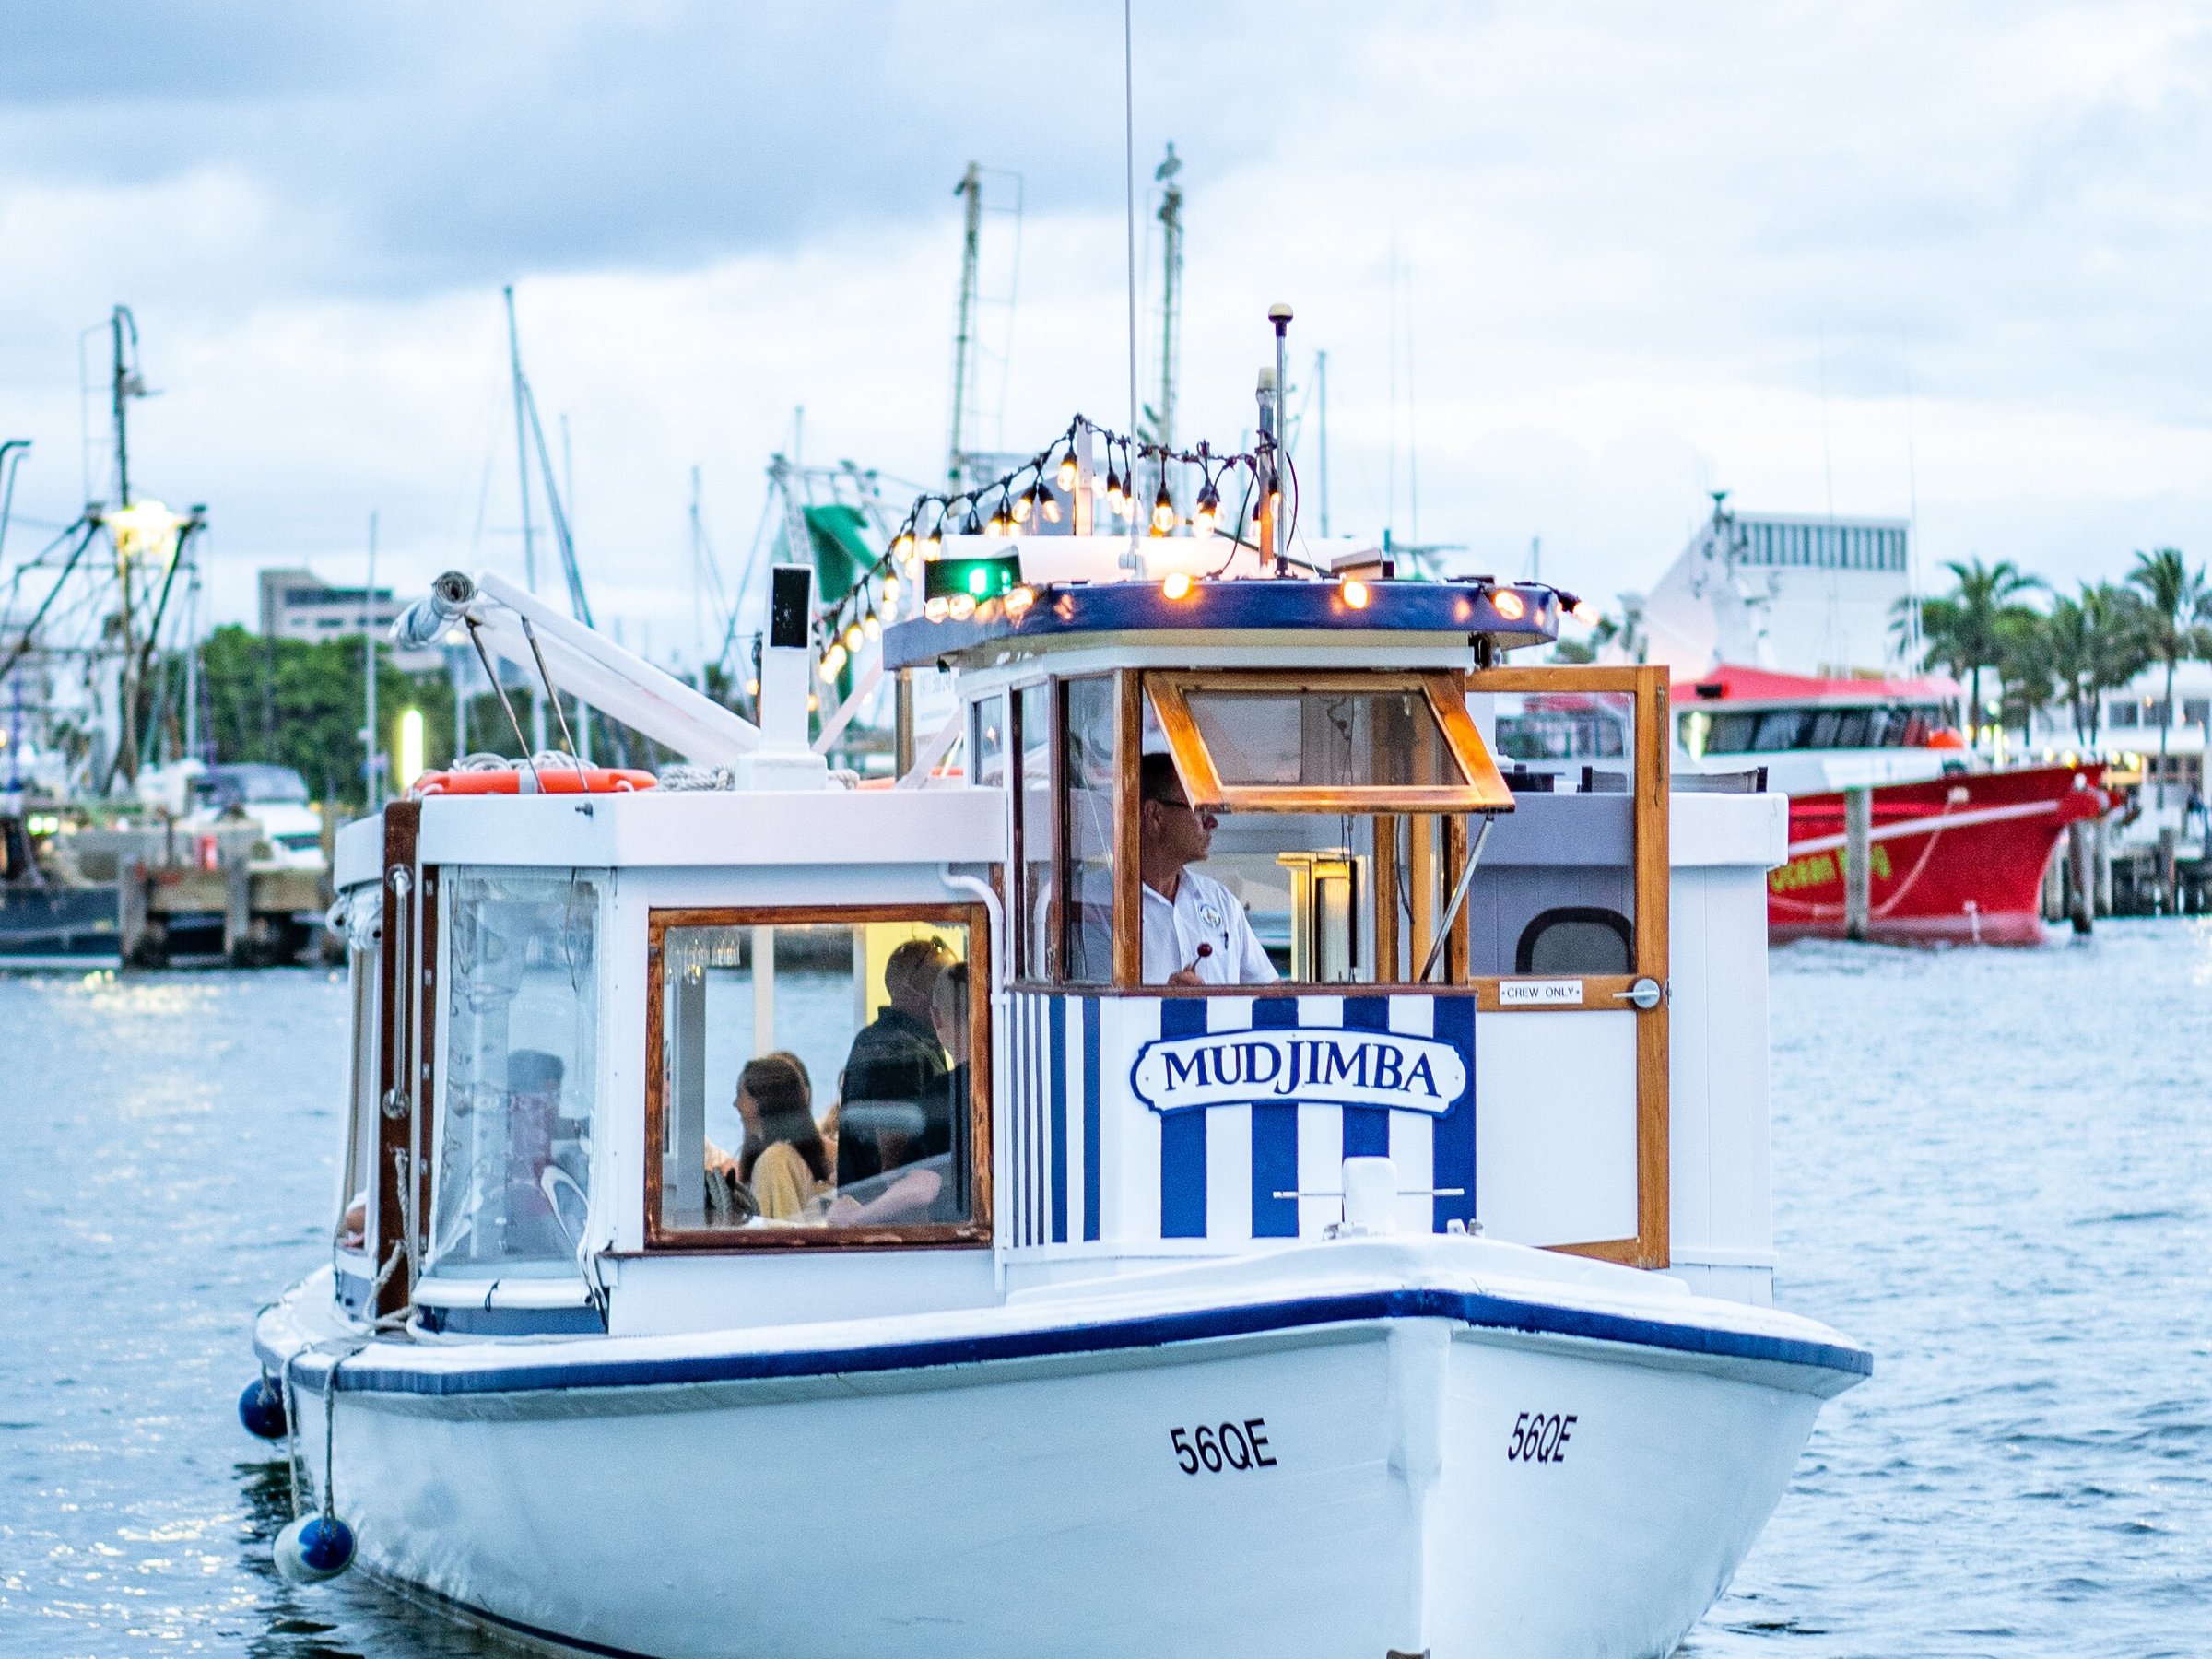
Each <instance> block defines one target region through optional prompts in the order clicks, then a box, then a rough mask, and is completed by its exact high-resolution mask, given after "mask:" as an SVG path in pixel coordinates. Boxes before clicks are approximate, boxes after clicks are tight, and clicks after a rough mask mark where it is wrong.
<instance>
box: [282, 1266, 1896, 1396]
mask: <svg viewBox="0 0 2212 1659" xmlns="http://www.w3.org/2000/svg"><path fill="white" fill-rule="evenodd" d="M1390 1319H1452V1320H1457V1321H1459V1322H1460V1323H1461V1324H1467V1325H1471V1326H1475V1327H1477V1328H1480V1329H1487V1330H1502V1331H1524V1332H1527V1333H1530V1334H1531V1335H1546V1336H1576V1337H1582V1338H1584V1339H1586V1340H1589V1341H1593V1342H1617V1343H1626V1344H1628V1345H1630V1346H1631V1347H1651V1348H1662V1349H1665V1350H1668V1351H1670V1352H1674V1353H1683V1354H1701V1355H1707V1356H1710V1357H1712V1358H1715V1359H1759V1360H1767V1361H1770V1362H1771V1363H1774V1364H1779V1365H1803V1366H1815V1367H1819V1368H1821V1369H1823V1370H1827V1371H1845V1372H1849V1373H1851V1374H1853V1375H1855V1376H1862V1377H1864V1376H1869V1375H1871V1374H1872V1373H1873V1371H1874V1356H1873V1355H1872V1354H1871V1353H1869V1352H1868V1351H1867V1350H1866V1349H1865V1348H1862V1347H1846V1346H1843V1345H1841V1344H1837V1343H1828V1342H1808V1341H1804V1340H1800V1339H1798V1338H1795V1337H1787V1336H1767V1335H1760V1334H1759V1333H1757V1332H1749V1331H1727V1330H1712V1329H1708V1328H1706V1327H1704V1326H1701V1325H1690V1324H1669V1323H1667V1322H1666V1321H1665V1320H1656V1319H1638V1318H1633V1317H1630V1316H1627V1315H1623V1314H1618V1313H1601V1312H1592V1311H1590V1310H1588V1309H1583V1308H1565V1307H1559V1306H1557V1305H1555V1304H1552V1303H1548V1302H1529V1301H1518V1300H1513V1299H1512V1298H1510V1297H1501V1296H1486V1295H1482V1294H1479V1293H1476V1292H1467V1291H1457V1290H1436V1289H1417V1290H1375V1291H1364V1292H1356V1293H1350V1294H1346V1295H1341V1296H1316V1297H1305V1298H1301V1299H1300V1300H1295V1301H1283V1302H1264V1303H1258V1304H1254V1305H1251V1306H1244V1307H1230V1308H1207V1309H1202V1310H1199V1311H1196V1312H1187V1313H1163V1314H1157V1315H1154V1316H1151V1317H1149V1318H1143V1319H1128V1320H1116V1321H1112V1322H1111V1323H1104V1324H1082V1325H1066V1326H1056V1327H1051V1328H1047V1329H1041V1330H1029V1331H996V1332H989V1333H983V1334H980V1335H972V1336H949V1337H939V1338H936V1339H934V1340H926V1341H920V1342H895V1343H885V1344H881V1345H879V1346H877V1347H850V1348H794V1349H783V1350H781V1351H776V1352H769V1353H739V1354H696V1355H677V1356H670V1357H668V1358H665V1359H564V1360H556V1361H552V1362H550V1363H547V1362H544V1361H540V1362H539V1363H535V1364H518V1365H507V1366H496V1367H486V1368H484V1369H482V1370H478V1371H418V1370H414V1369H412V1368H403V1367H397V1366H377V1365H370V1364H363V1363H360V1362H359V1361H355V1362H352V1363H348V1364H347V1366H346V1367H345V1368H344V1369H343V1370H342V1371H340V1372H339V1381H338V1387H339V1390H340V1392H342V1393H346V1394H355V1393H361V1394H429V1395H452V1394H524V1393H537V1392H540V1391H544V1390H553V1389H569V1388H644V1387H665V1386H667V1385H670V1384H681V1383H695V1382H752V1381H759V1380H766V1379H777V1378H795V1377H819V1376H837V1375H840V1374H850V1373H854V1372H863V1371H916V1370H922V1369H924V1368H927V1367H934V1366H946V1365H978V1364H986V1363H990V1362H992V1361H994V1360H1006V1359H1042V1358H1056V1357H1062V1356H1067V1355H1075V1354H1093V1353H1112V1352H1117V1351H1123V1350H1127V1349H1130V1348H1145V1347H1164V1346H1165V1345H1167V1344H1169V1343H1171V1342H1196V1341H1203V1340H1206V1339H1207V1338H1211V1337H1221V1336H1245V1335H1258V1334H1261V1333H1265V1332H1269V1331H1288V1330H1298V1329H1301V1328H1304V1327H1308V1326H1312V1325H1325V1324H1352V1323H1361V1322H1367V1321H1374V1320H1390ZM310 1363H312V1362H310ZM307 1370H308V1367H307V1366H306V1365H302V1366H301V1367H300V1369H299V1371H297V1372H295V1374H296V1375H300V1373H304V1372H306V1371H307ZM301 1380H302V1381H306V1377H305V1376H304V1375H302V1376H301ZM321 1382H322V1379H321V1378H316V1379H314V1382H313V1384H312V1385H313V1386H315V1387H316V1388H317V1389H318V1391H319V1389H320V1385H321Z"/></svg>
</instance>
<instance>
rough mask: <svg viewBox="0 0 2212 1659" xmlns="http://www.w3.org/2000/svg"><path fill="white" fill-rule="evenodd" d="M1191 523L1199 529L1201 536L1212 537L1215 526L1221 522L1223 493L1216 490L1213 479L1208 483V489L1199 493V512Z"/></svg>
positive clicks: (1192, 518) (1192, 517)
mask: <svg viewBox="0 0 2212 1659" xmlns="http://www.w3.org/2000/svg"><path fill="white" fill-rule="evenodd" d="M1191 522H1192V523H1193V524H1195V525H1196V526H1197V527H1198V534H1199V535H1211V534H1212V533H1213V528H1214V526H1215V525H1216V524H1219V523H1220V522H1221V492H1220V491H1219V490H1218V489H1216V488H1214V481H1213V480H1212V479H1211V478H1208V479H1207V480H1206V488H1203V489H1201V490H1200V491H1199V492H1198V511H1197V512H1194V513H1193V514H1192V515H1191Z"/></svg>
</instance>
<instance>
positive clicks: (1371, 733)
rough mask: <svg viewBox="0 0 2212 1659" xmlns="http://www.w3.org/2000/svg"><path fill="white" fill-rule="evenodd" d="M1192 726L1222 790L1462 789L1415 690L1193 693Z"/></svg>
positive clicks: (1432, 715)
mask: <svg viewBox="0 0 2212 1659" xmlns="http://www.w3.org/2000/svg"><path fill="white" fill-rule="evenodd" d="M1189 704H1190V711H1191V719H1192V722H1193V723H1194V724H1195V725H1196V726H1197V728H1198V732H1199V735H1200V736H1202V737H1203V738H1204V739H1205V741H1206V751H1207V753H1208V754H1210V755H1211V756H1212V757H1213V760H1214V766H1215V769H1216V771H1218V772H1219V773H1220V776H1221V781H1222V782H1225V783H1228V784H1230V785H1231V786H1235V785H1238V784H1246V785H1254V784H1256V785H1262V786H1265V785H1271V784H1272V785H1276V786H1279V787H1293V788H1295V787H1304V788H1316V787H1319V788H1363V787H1373V786H1388V785H1400V786H1410V787H1421V786H1436V785H1450V784H1456V783H1463V782H1465V778H1463V777H1462V776H1461V775H1460V769H1459V766H1458V763H1457V761H1456V760H1455V759H1454V758H1453V755H1452V752H1451V749H1450V747H1449V746H1448V745H1447V744H1446V743H1445V742H1444V735H1443V730H1442V728H1441V726H1440V725H1439V724H1437V719H1436V713H1435V711H1434V710H1432V709H1431V708H1430V706H1429V700H1428V699H1427V697H1425V696H1424V695H1423V694H1422V693H1421V692H1420V691H1418V690H1390V691H1303V692H1295V691H1294V692H1284V691H1265V692H1259V691H1242V690H1229V689H1222V690H1214V689H1206V690H1194V691H1192V692H1191V693H1190V694H1189Z"/></svg>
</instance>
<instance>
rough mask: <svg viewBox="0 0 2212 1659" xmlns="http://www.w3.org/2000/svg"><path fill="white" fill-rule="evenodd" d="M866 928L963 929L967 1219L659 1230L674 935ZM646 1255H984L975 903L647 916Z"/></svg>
mask: <svg viewBox="0 0 2212 1659" xmlns="http://www.w3.org/2000/svg"><path fill="white" fill-rule="evenodd" d="M870 922H924V923H933V924H938V925H943V924H947V923H957V924H960V925H963V926H965V927H966V928H967V929H968V955H967V958H966V960H967V962H968V964H969V969H968V974H969V991H968V1112H969V1141H968V1145H969V1158H968V1161H969V1174H968V1182H969V1187H968V1195H969V1218H968V1219H967V1220H965V1221H929V1222H919V1223H914V1224H912V1225H908V1226H903V1227H764V1228H670V1227H665V1226H664V1225H663V1224H662V1222H661V1159H662V1156H663V1154H664V1153H665V1151H666V1140H665V1137H666V1133H667V1132H666V1128H665V1120H664V1109H665V1106H666V1104H667V1100H666V1076H667V1070H666V1066H665V1064H664V1056H663V1051H664V1046H665V1031H664V1030H663V1025H664V1015H663V1011H662V1010H663V1006H664V1004H665V987H664V983H663V980H662V969H663V963H664V959H665V940H666V938H667V935H668V931H669V929H671V928H683V927H786V926H796V927H805V926H808V925H848V926H857V925H860V924H865V923H870ZM645 959H646V973H645V996H646V1004H645V1248H646V1250H647V1252H648V1253H655V1254H666V1255H676V1254H683V1253H691V1254H699V1253H708V1254H745V1253H753V1252H757V1251H768V1252H771V1253H782V1252H804V1251H822V1250H833V1251H834V1250H856V1251H869V1250H945V1249H987V1248H989V1246H990V1244H991V1242H992V1230H993V1227H994V1218H993V1215H992V1188H991V1170H992V1147H991V1056H992V1046H991V971H992V966H991V926H990V916H989V913H988V912H986V911H985V909H984V907H983V906H982V905H981V904H964V903H959V902H947V903H942V904H843V905H830V904H805V905H758V904H755V905H734V906H717V907H714V908H712V909H669V910H652V911H648V912H646V920H645Z"/></svg>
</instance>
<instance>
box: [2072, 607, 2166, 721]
mask: <svg viewBox="0 0 2212 1659" xmlns="http://www.w3.org/2000/svg"><path fill="white" fill-rule="evenodd" d="M2081 609H2082V616H2083V618H2084V620H2085V622H2086V624H2087V626H2088V635H2089V641H2088V643H2089V660H2088V693H2089V699H2088V702H2089V733H2088V736H2089V741H2090V743H2092V744H2094V743H2095V742H2096V741H2097V738H2098V735H2099V734H2100V731H2101V730H2102V729H2103V724H2104V718H2103V717H2104V696H2103V694H2104V693H2105V692H2107V691H2113V690H2117V689H2119V688H2121V687H2122V686H2124V685H2126V684H2127V683H2128V682H2129V681H2130V680H2132V679H2134V678H2135V677H2136V675H2138V674H2140V673H2142V672H2143V670H2144V669H2145V668H2147V667H2148V666H2149V665H2150V646H2149V643H2148V641H2147V637H2146V629H2145V628H2144V625H2143V599H2142V596H2141V595H2140V594H2137V593H2136V591H2135V590H2134V589H2133V588H2128V587H2122V586H2119V585H2118V584H2116V583H2114V582H2098V583H2097V584H2096V585H2095V586H2094V587H2092V586H2089V585H2088V583H2086V582H2085V583H2084V584H2083V586H2082V590H2081Z"/></svg>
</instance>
